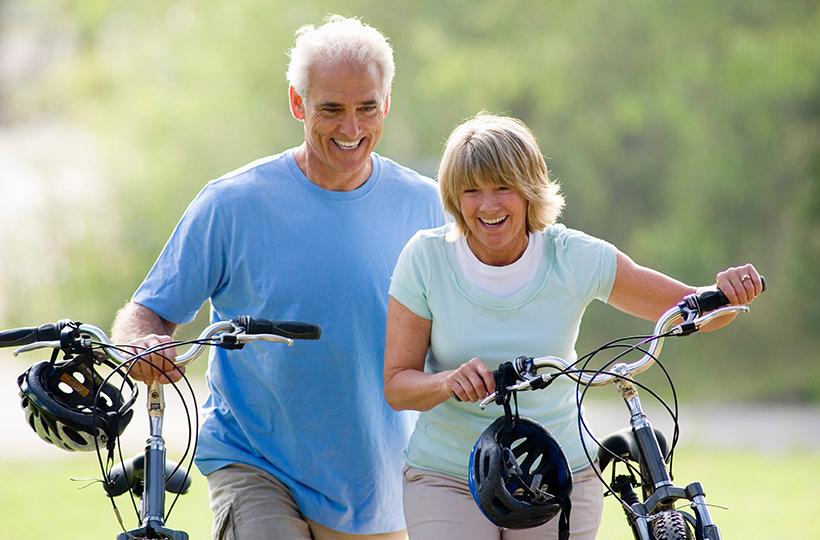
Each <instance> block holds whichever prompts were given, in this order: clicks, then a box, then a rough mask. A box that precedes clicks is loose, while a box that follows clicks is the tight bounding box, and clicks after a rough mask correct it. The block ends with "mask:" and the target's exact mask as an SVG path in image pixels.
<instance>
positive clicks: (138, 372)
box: [128, 334, 185, 384]
mask: <svg viewBox="0 0 820 540" xmlns="http://www.w3.org/2000/svg"><path fill="white" fill-rule="evenodd" d="M169 341H171V336H158V335H156V334H149V335H147V336H145V337H142V338H139V339H135V340H134V341H132V342H130V343H129V345H131V347H129V348H130V352H131V354H133V355H137V354H140V353H141V352H143V351H145V350H146V349H149V348H152V347H156V346H157V345H161V344H162V343H168V342H169ZM176 357H177V351H176V348H175V347H168V348H167V349H163V350H161V351H158V352H155V353H152V354H150V355H148V356H145V357H141V358H140V359H139V360H136V361H135V363H134V365H133V367H131V370H130V371H129V373H128V374H129V375H130V376H131V377H132V378H133V379H136V380H138V381H142V382H144V383H145V384H151V383H152V382H154V381H159V382H160V383H162V384H168V383H171V382H177V381H179V380H180V379H181V378H182V374H183V373H184V372H185V368H184V367H177V366H176V365H174V360H175V359H176Z"/></svg>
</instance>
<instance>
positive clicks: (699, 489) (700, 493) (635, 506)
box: [471, 280, 766, 540]
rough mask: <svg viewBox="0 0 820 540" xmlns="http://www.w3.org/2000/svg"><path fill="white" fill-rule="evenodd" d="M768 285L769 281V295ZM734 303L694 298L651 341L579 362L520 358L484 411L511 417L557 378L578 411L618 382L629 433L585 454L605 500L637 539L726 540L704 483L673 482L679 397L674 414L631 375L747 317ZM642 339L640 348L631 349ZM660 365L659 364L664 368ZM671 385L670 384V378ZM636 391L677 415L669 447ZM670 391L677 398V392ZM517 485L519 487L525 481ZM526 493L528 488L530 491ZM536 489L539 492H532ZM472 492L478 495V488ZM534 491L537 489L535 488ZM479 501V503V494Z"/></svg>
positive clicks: (714, 294) (504, 369) (508, 367)
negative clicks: (516, 400)
mask: <svg viewBox="0 0 820 540" xmlns="http://www.w3.org/2000/svg"><path fill="white" fill-rule="evenodd" d="M765 287H766V284H765V280H764V282H763V290H765ZM728 304H729V300H728V299H727V298H726V296H725V295H724V294H723V293H722V292H721V291H720V290H715V291H708V292H705V293H702V294H700V295H695V294H692V295H689V296H687V297H686V298H684V299H683V300H682V301H681V302H680V303H678V304H677V305H676V306H674V307H672V308H670V309H669V310H667V311H666V312H665V313H664V314H663V315H661V317H660V318H659V319H658V321H657V322H656V324H655V328H654V332H653V334H652V335H650V336H636V337H630V338H621V339H617V340H614V341H612V342H609V343H607V344H605V345H603V346H602V347H600V348H598V349H596V350H595V351H593V352H591V353H589V354H587V355H585V356H584V357H582V358H580V359H579V360H578V361H576V362H573V363H570V362H567V361H566V360H563V359H561V358H558V357H554V356H545V357H539V358H531V357H519V358H516V359H515V360H514V361H512V362H508V363H506V364H505V365H502V366H501V367H500V368H499V369H498V370H496V371H495V372H494V374H495V376H496V381H497V382H498V384H497V386H496V391H495V392H492V393H491V394H489V395H488V396H487V397H486V398H485V399H483V400H482V401H481V402H480V403H479V406H480V407H481V408H482V409H484V408H486V407H487V405H489V404H490V403H492V402H495V403H497V404H499V405H504V406H505V412H507V411H508V410H509V399H510V397H511V396H513V395H515V393H516V392H520V391H527V390H540V389H544V388H547V387H548V386H549V385H550V384H551V383H552V382H553V381H554V380H555V379H557V378H558V377H563V376H566V377H570V378H571V379H572V380H574V381H575V382H576V383H577V385H578V388H579V391H578V392H577V406H578V409H579V410H580V407H581V405H582V402H583V399H584V397H585V395H586V392H587V390H588V389H589V388H590V387H598V386H606V385H609V384H614V385H615V386H616V387H617V388H618V391H619V393H620V395H621V397H622V398H623V400H624V402H625V403H626V406H627V409H628V411H629V414H630V427H629V428H624V429H622V430H619V431H617V432H615V433H612V434H610V435H608V436H607V437H605V438H604V439H603V440H601V441H597V440H596V442H598V445H599V451H598V452H594V453H590V451H589V449H588V448H586V445H584V449H585V452H586V454H587V458H588V460H589V463H590V464H593V463H594V461H595V458H596V457H597V458H598V459H599V466H600V471H601V472H600V473H599V474H598V476H599V478H600V480H601V482H602V483H603V484H604V486H605V487H606V488H607V490H606V493H605V494H606V495H608V496H609V495H611V496H613V497H615V498H616V499H617V500H618V501H619V502H620V504H621V506H622V507H623V510H624V513H625V514H626V518H627V522H628V524H629V526H630V528H631V529H632V534H633V536H634V538H635V539H636V540H685V539H692V538H695V539H697V540H720V531H719V529H718V527H717V525H716V524H715V523H714V521H713V520H712V517H711V515H710V513H709V505H708V504H707V503H706V498H705V497H706V492H705V490H704V488H703V485H702V484H701V483H700V482H692V483H690V484H688V485H687V486H686V487H678V486H676V485H674V483H673V481H672V474H671V463H672V456H673V454H674V449H675V446H676V444H677V441H678V421H677V398H675V407H674V409H672V408H670V407H669V406H668V405H667V404H666V403H664V402H663V400H662V399H661V398H660V397H659V396H658V395H657V394H655V393H654V392H652V391H651V390H650V389H648V388H647V387H646V386H644V385H641V384H640V383H638V382H636V381H635V380H634V379H633V375H637V374H638V373H641V372H643V371H645V370H647V369H649V367H650V366H652V365H653V363H655V362H656V361H657V358H658V356H659V355H660V352H661V348H662V345H663V341H664V339H665V338H666V337H671V336H688V335H691V334H693V333H695V332H697V331H698V330H699V329H700V328H701V327H702V326H703V325H704V324H706V323H708V322H710V321H712V320H714V319H715V318H717V317H721V316H726V315H730V314H736V313H740V312H748V311H749V308H748V307H747V306H728ZM636 340H637V343H634V344H631V343H630V342H632V341H636ZM613 348H623V351H621V352H620V353H619V354H617V355H616V356H615V358H613V359H612V360H610V361H609V362H607V363H606V364H605V365H604V366H603V367H602V368H600V369H588V366H589V364H590V361H591V360H592V358H593V357H594V356H595V355H596V354H598V353H600V352H601V351H604V350H609V349H613ZM634 351H638V352H641V353H643V356H642V357H641V358H640V359H639V360H636V361H634V362H631V363H625V362H619V360H620V359H622V358H623V357H624V356H625V355H626V354H629V353H631V352H634ZM658 364H659V365H660V363H659V362H658ZM661 367H662V366H661ZM542 369H550V370H551V371H550V372H549V373H543V374H540V375H539V374H538V371H539V370H542ZM664 371H666V370H665V369H664ZM505 378H506V380H505ZM510 379H512V380H510ZM667 379H668V380H669V382H670V384H671V382H672V381H671V378H669V374H668V373H667ZM510 383H513V384H510ZM581 387H583V390H581ZM638 388H641V389H644V390H647V391H648V392H650V393H651V394H652V395H653V396H654V397H655V398H657V399H658V400H660V401H661V403H662V404H663V405H664V406H665V407H666V410H667V412H669V413H670V414H671V416H672V418H673V420H674V435H673V439H672V445H671V447H670V446H669V445H668V443H667V440H666V437H665V436H664V434H663V433H662V432H661V431H660V430H658V429H655V428H654V427H653V426H652V424H651V423H650V421H649V418H648V417H647V415H646V413H645V412H644V410H643V408H642V406H641V402H640V399H639V396H638ZM672 389H673V395H674V386H672ZM508 416H509V415H508ZM502 418H503V417H502ZM499 420H501V419H499ZM578 425H579V429H584V430H587V431H588V432H589V433H590V434H591V432H590V431H589V428H588V427H587V426H586V425H585V424H584V421H583V417H582V416H581V415H580V414H579V415H578ZM582 440H583V438H582ZM512 453H513V455H514V456H513V459H515V458H519V456H518V454H516V453H515V448H513V449H512ZM519 453H520V452H519ZM530 459H531V458H530ZM610 463H612V474H611V479H610V481H609V482H608V481H607V480H605V479H604V477H603V473H604V472H605V471H606V468H607V466H608V465H609V464H610ZM618 465H620V466H622V468H623V467H625V468H626V473H625V474H618V472H617V466H618ZM512 467H513V468H515V464H512ZM517 480H520V478H517ZM540 481H541V479H540V478H538V482H540ZM518 485H519V489H520V487H521V486H520V482H519V484H518ZM524 487H525V489H526V486H524ZM537 487H538V486H534V488H537ZM637 488H641V494H640V496H639V494H638V493H637V492H636V489H637ZM471 489H473V486H472V485H471ZM529 491H537V489H531V490H529ZM473 495H474V497H476V501H477V502H478V501H479V499H478V497H477V495H476V492H475V491H473ZM679 502H681V503H684V506H688V507H689V508H690V511H687V510H684V509H683V508H680V507H677V503H679ZM479 506H481V503H479ZM482 510H483V509H482ZM485 513H486V511H485Z"/></svg>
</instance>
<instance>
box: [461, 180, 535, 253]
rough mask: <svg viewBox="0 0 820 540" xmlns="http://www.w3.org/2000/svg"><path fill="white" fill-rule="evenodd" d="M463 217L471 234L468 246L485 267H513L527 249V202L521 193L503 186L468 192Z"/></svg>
mask: <svg viewBox="0 0 820 540" xmlns="http://www.w3.org/2000/svg"><path fill="white" fill-rule="evenodd" d="M461 215H462V216H463V217H464V221H465V222H466V223H467V229H468V230H469V232H470V234H468V235H467V245H469V246H470V249H471V250H472V252H473V253H474V254H475V256H476V257H478V260H480V261H481V262H483V263H484V264H488V265H491V266H506V265H508V264H512V263H514V262H515V261H517V260H518V259H519V258H520V257H521V255H523V254H524V251H525V250H526V249H527V241H528V238H527V200H526V199H525V198H524V197H522V196H521V194H520V193H518V192H517V191H515V190H513V189H510V188H508V187H506V186H503V185H501V184H484V185H481V186H478V187H475V188H465V189H464V190H462V192H461Z"/></svg>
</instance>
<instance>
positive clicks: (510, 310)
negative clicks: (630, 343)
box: [390, 224, 617, 480]
mask: <svg viewBox="0 0 820 540" xmlns="http://www.w3.org/2000/svg"><path fill="white" fill-rule="evenodd" d="M451 227H452V224H448V225H446V226H444V227H440V228H437V229H430V230H424V231H419V232H418V233H417V234H416V235H415V236H414V237H413V238H412V239H411V240H410V242H409V243H408V244H407V246H405V248H404V250H403V251H402V254H401V255H400V256H399V260H398V263H397V264H396V268H395V270H394V272H393V279H392V282H391V285H390V295H391V296H392V297H393V298H395V299H396V300H397V301H399V302H400V303H401V304H403V305H404V306H405V307H407V308H408V309H410V310H411V311H412V312H413V313H415V314H416V315H418V316H420V317H424V318H426V319H431V320H432V330H431V336H430V349H429V351H428V354H427V359H426V363H425V371H427V372H430V373H438V372H440V371H445V370H449V369H456V368H458V366H460V365H461V364H463V363H465V362H467V361H468V360H470V359H471V358H473V357H478V358H480V359H481V360H482V361H483V362H484V363H485V364H487V366H489V367H490V369H496V368H498V366H499V365H500V364H502V363H504V362H509V361H512V360H513V359H515V358H516V357H518V356H522V355H523V356H549V355H552V356H558V357H560V358H564V359H566V360H568V361H570V362H573V361H575V360H576V358H577V355H576V352H575V342H576V340H577V338H578V332H579V329H580V325H581V317H582V315H583V313H584V310H585V309H586V307H587V306H588V305H589V304H590V302H592V300H593V299H598V300H601V301H604V302H605V301H607V299H608V298H609V294H610V292H611V290H612V285H613V283H614V282H615V271H616V267H617V255H616V254H617V250H616V249H615V247H614V246H613V245H612V244H609V243H607V242H605V241H603V240H599V239H597V238H594V237H592V236H589V235H587V234H585V233H582V232H580V231H575V230H572V229H567V228H566V227H565V226H563V225H552V226H550V227H549V228H547V230H546V231H545V232H543V233H540V234H543V235H544V236H543V238H544V252H543V259H542V261H541V265H540V268H539V270H538V273H537V274H536V276H535V278H534V279H533V280H532V281H531V282H530V283H529V284H527V285H526V286H525V287H524V288H523V289H522V290H521V291H519V292H517V293H516V294H514V295H512V296H510V297H507V298H497V297H495V296H492V295H490V294H488V293H486V292H483V291H481V290H480V289H478V288H477V287H475V286H474V285H472V284H471V283H470V282H469V281H467V279H466V278H465V277H464V275H463V274H462V272H461V270H460V269H459V266H458V262H457V261H456V255H455V251H454V249H453V244H452V243H451V242H448V241H447V240H446V239H445V235H446V234H447V232H448V231H449V230H450V228H451ZM518 406H519V412H520V414H521V415H522V416H526V417H528V418H532V419H534V420H536V421H538V422H540V423H541V424H543V425H544V426H545V427H546V428H547V429H548V430H549V431H550V432H551V433H552V434H553V435H554V436H555V437H556V438H557V439H558V441H559V442H560V443H561V446H562V447H563V449H564V453H565V454H566V456H567V460H568V461H569V464H570V467H571V468H572V469H573V470H579V469H582V468H583V467H585V466H586V465H587V464H588V461H587V457H586V454H585V452H584V447H583V446H582V442H581V437H582V435H581V434H580V433H579V429H578V415H579V414H581V415H583V408H581V410H579V409H578V406H577V402H576V384H575V383H574V382H573V381H571V380H570V379H569V378H567V377H560V378H559V379H557V380H556V381H555V382H554V383H553V384H552V385H550V386H549V387H548V388H547V389H545V390H540V391H537V392H522V393H520V394H519V396H518ZM501 415H503V409H502V408H501V407H498V406H496V405H494V404H491V405H489V406H488V407H487V408H486V409H485V410H483V411H482V410H481V409H480V408H479V407H478V405H477V404H476V403H461V402H458V401H456V400H455V399H450V400H448V401H446V402H444V403H442V404H440V405H438V406H437V407H434V408H433V409H432V410H430V411H426V412H423V413H421V414H420V415H419V419H418V421H417V423H416V427H415V429H414V431H413V434H412V436H411V437H410V442H409V443H408V446H407V448H406V449H405V451H404V458H405V461H406V462H407V463H408V464H409V465H411V466H413V467H417V468H420V469H425V470H431V471H438V472H441V473H444V474H448V475H451V476H455V477H457V478H462V479H465V480H466V479H467V468H468V463H469V458H470V452H471V450H472V448H473V445H474V444H475V442H476V440H478V438H479V436H480V435H481V433H482V432H483V431H484V430H485V429H486V428H487V426H489V425H490V424H491V423H492V422H493V420H495V419H496V418H498V417H499V416H501ZM583 437H585V444H586V448H587V449H588V450H589V451H591V452H594V451H595V448H596V447H595V443H594V442H593V440H592V438H591V436H590V435H589V434H587V433H584V434H583Z"/></svg>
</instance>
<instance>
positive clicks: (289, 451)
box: [133, 150, 445, 534]
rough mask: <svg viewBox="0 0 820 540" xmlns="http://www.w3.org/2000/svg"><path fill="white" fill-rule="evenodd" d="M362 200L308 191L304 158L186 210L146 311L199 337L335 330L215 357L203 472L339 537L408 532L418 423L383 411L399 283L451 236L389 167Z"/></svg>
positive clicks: (257, 173) (425, 198) (240, 179)
mask: <svg viewBox="0 0 820 540" xmlns="http://www.w3.org/2000/svg"><path fill="white" fill-rule="evenodd" d="M372 163H373V172H372V174H371V176H370V178H369V179H368V180H367V182H365V184H363V185H362V186H361V187H359V188H358V189H356V190H353V191H343V192H342V191H338V192H337V191H327V190H324V189H322V188H320V187H318V186H316V185H315V184H313V183H312V182H310V181H309V180H308V178H307V177H306V176H305V175H304V174H303V173H302V171H301V170H300V169H299V167H298V165H297V164H296V161H295V159H294V157H293V151H292V150H289V151H286V152H284V153H282V154H279V155H276V156H273V157H269V158H265V159H262V160H259V161H257V162H254V163H251V164H250V165H248V166H246V167H244V168H242V169H240V170H238V171H235V172H233V173H230V174H228V175H226V176H224V177H222V178H219V179H218V180H214V181H212V182H210V183H208V184H207V186H206V187H205V188H204V189H203V190H202V191H201V192H200V193H199V195H198V196H197V197H196V199H194V201H193V202H192V203H191V205H190V206H189V207H188V209H187V210H186V212H185V214H184V215H183V217H182V219H181V220H180V222H179V224H178V225H177V227H176V229H175V230H174V232H173V234H172V235H171V238H170V240H169V241H168V243H167V245H166V246H165V248H164V249H163V251H162V253H161V254H160V256H159V259H158V260H157V262H156V263H155V265H154V267H153V268H152V270H151V271H150V273H149V274H148V277H147V278H146V279H145V281H144V282H143V284H142V285H141V286H140V288H139V289H138V290H137V292H136V293H135V295H134V297H133V301H134V302H137V303H139V304H142V305H143V306H145V307H147V308H149V309H151V310H152V311H154V312H155V313H156V314H158V315H159V316H161V317H163V318H165V319H167V320H169V321H172V322H175V323H186V322H190V321H191V320H192V319H193V317H194V316H195V314H196V312H197V311H198V310H199V308H200V307H201V306H202V304H203V303H204V302H205V301H206V300H208V299H210V302H211V320H212V321H216V320H228V319H233V318H235V317H237V316H239V315H249V316H251V317H262V318H266V319H272V320H295V321H304V322H310V323H316V324H319V325H321V327H322V337H321V339H319V340H318V341H297V342H295V344H294V345H293V346H292V347H287V346H286V345H282V344H275V343H255V344H251V345H246V346H245V348H244V349H242V350H236V351H226V350H222V349H213V350H212V353H211V358H210V362H209V366H208V372H207V383H208V389H209V391H210V394H209V396H208V399H207V401H206V403H205V405H204V410H203V422H202V425H201V429H200V434H199V447H198V449H197V452H196V463H197V466H198V467H199V469H200V470H201V471H202V473H203V474H208V473H210V472H213V471H215V470H217V469H219V468H221V467H224V466H226V465H228V464H230V463H245V464H248V465H252V466H255V467H258V468H260V469H263V470H265V471H268V472H269V473H271V474H272V475H274V476H275V477H276V478H278V479H280V480H281V481H282V482H284V483H285V484H286V485H287V486H288V487H289V488H290V489H291V491H292V493H293V496H294V497H295V499H296V502H297V504H298V505H299V508H300V510H301V511H302V512H303V513H304V514H305V515H306V516H308V517H309V518H311V519H313V520H315V521H317V522H319V523H321V524H322V525H325V526H327V527H330V528H331V529H335V530H339V531H343V532H347V533H353V534H373V533H382V532H388V531H396V530H400V529H403V528H404V520H403V512H402V503H401V476H400V472H401V466H402V462H401V451H402V449H403V448H404V447H405V445H406V443H407V438H408V436H409V434H410V431H411V429H412V422H413V420H414V418H415V417H414V416H413V415H411V414H407V413H398V412H395V411H393V410H392V409H391V408H390V407H389V406H388V405H387V404H386V402H385V400H384V396H383V388H384V379H383V366H384V334H385V324H386V313H387V298H388V294H387V291H388V287H389V283H390V275H391V272H392V271H393V267H394V265H395V262H396V259H397V258H398V255H399V253H400V252H401V249H402V247H403V246H404V245H405V243H406V242H407V241H408V240H409V239H410V237H412V236H413V234H414V233H415V232H416V231H418V230H419V229H423V228H429V227H435V226H439V225H441V224H443V223H444V221H445V219H444V213H443V210H442V207H441V202H440V200H439V196H438V189H437V186H436V184H435V182H433V181H432V180H430V179H428V178H425V177H422V176H420V175H418V174H416V173H415V172H413V171H410V170H409V169H406V168H403V167H400V166H399V165H397V164H396V163H394V162H392V161H390V160H388V159H385V158H382V157H380V156H378V155H376V154H373V156H372Z"/></svg>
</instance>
